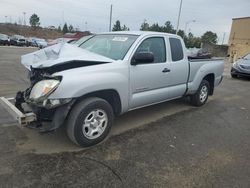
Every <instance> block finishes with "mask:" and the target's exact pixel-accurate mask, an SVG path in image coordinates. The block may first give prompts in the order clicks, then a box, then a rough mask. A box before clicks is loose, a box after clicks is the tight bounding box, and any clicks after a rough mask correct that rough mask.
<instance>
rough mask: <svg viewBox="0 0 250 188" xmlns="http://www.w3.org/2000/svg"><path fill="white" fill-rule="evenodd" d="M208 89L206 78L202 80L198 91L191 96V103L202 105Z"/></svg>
mask: <svg viewBox="0 0 250 188" xmlns="http://www.w3.org/2000/svg"><path fill="white" fill-rule="evenodd" d="M209 91H210V84H209V82H208V81H207V80H202V82H201V84H200V86H199V89H198V91H197V92H196V93H195V94H194V95H192V96H191V104H192V105H194V106H202V105H204V104H205V103H206V102H207V99H208V95H209Z"/></svg>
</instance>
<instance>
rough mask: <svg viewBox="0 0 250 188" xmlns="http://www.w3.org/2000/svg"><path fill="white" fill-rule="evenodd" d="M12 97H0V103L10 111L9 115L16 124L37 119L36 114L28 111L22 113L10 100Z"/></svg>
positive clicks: (21, 124) (27, 122)
mask: <svg viewBox="0 0 250 188" xmlns="http://www.w3.org/2000/svg"><path fill="white" fill-rule="evenodd" d="M12 100H14V99H12V98H10V99H7V98H5V97H0V104H1V105H2V106H3V107H4V108H5V109H6V110H7V111H8V112H9V113H10V115H11V116H12V117H13V118H14V119H15V120H16V121H17V122H18V125H20V126H21V127H23V126H26V125H28V124H30V123H31V122H34V121H36V120H37V117H36V114H34V113H32V112H30V113H23V112H22V111H20V110H19V109H18V108H17V107H16V106H15V105H14V104H12V103H11V102H10V101H12Z"/></svg>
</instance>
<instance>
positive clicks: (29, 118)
mask: <svg viewBox="0 0 250 188" xmlns="http://www.w3.org/2000/svg"><path fill="white" fill-rule="evenodd" d="M11 101H13V102H15V105H14V104H13V103H12V102H11ZM20 101H21V103H20ZM74 103H75V99H72V100H71V101H70V102H69V103H67V104H63V105H60V106H57V107H55V108H52V109H46V108H43V107H38V106H36V105H34V104H27V103H26V102H24V101H23V100H20V99H16V100H15V99H14V98H12V99H7V98H4V97H0V104H1V105H2V106H3V107H4V108H5V109H6V110H7V111H8V112H9V114H10V115H11V116H12V117H13V118H14V119H15V120H16V121H17V123H18V125H19V126H20V127H24V126H27V125H29V124H31V123H32V124H34V125H35V127H39V129H40V130H42V131H44V132H48V131H53V130H55V129H57V128H59V127H60V126H61V125H63V123H64V122H65V120H66V118H67V115H68V113H69V111H70V109H71V107H72V105H73V104H74ZM17 104H18V105H17ZM25 107H26V108H25Z"/></svg>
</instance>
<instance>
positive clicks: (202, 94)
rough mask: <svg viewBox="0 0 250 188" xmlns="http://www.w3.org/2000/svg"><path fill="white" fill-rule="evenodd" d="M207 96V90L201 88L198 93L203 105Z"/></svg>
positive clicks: (203, 87)
mask: <svg viewBox="0 0 250 188" xmlns="http://www.w3.org/2000/svg"><path fill="white" fill-rule="evenodd" d="M207 96H208V88H207V86H205V85H204V86H202V88H201V91H200V101H201V102H202V103H203V102H205V100H206V99H207Z"/></svg>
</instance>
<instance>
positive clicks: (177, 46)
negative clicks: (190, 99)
mask: <svg viewBox="0 0 250 188" xmlns="http://www.w3.org/2000/svg"><path fill="white" fill-rule="evenodd" d="M168 44H169V49H170V60H169V62H170V64H169V69H170V70H171V71H170V72H169V77H170V78H169V79H170V80H169V82H168V83H169V86H168V97H169V99H173V98H179V97H182V96H183V94H184V93H185V91H186V89H187V81H188V76H189V62H188V59H187V56H186V52H185V50H184V49H186V48H185V44H184V42H183V40H181V39H180V38H179V37H176V36H173V37H172V36H170V37H169V43H168Z"/></svg>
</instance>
